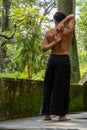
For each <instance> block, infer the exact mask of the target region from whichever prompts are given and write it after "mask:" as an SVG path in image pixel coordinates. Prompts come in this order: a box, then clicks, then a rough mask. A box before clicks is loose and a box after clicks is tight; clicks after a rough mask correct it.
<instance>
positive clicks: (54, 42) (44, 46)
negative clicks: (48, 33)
mask: <svg viewBox="0 0 87 130" xmlns="http://www.w3.org/2000/svg"><path fill="white" fill-rule="evenodd" d="M56 44H57V43H56V41H52V42H51V43H50V44H47V45H42V51H44V52H45V51H48V50H49V49H51V48H52V47H53V46H55V45H56Z"/></svg>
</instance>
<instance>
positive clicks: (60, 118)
mask: <svg viewBox="0 0 87 130" xmlns="http://www.w3.org/2000/svg"><path fill="white" fill-rule="evenodd" d="M69 120H71V119H70V118H67V117H66V116H59V121H69Z"/></svg>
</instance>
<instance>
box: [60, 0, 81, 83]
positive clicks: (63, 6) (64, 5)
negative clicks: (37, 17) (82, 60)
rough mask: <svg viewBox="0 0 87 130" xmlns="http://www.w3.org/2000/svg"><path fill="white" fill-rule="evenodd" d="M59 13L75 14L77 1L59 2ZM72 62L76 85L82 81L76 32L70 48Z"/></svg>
mask: <svg viewBox="0 0 87 130" xmlns="http://www.w3.org/2000/svg"><path fill="white" fill-rule="evenodd" d="M58 11H61V12H64V13H65V14H66V15H69V14H72V13H74V14H75V0H58ZM70 61H71V82H73V83H76V82H78V81H79V80H80V70H79V61H78V52H77V44H76V36H75V32H74V37H73V40H72V44H71V48H70Z"/></svg>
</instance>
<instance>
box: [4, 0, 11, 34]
mask: <svg viewBox="0 0 87 130" xmlns="http://www.w3.org/2000/svg"><path fill="white" fill-rule="evenodd" d="M2 6H3V8H2V32H3V31H5V30H8V28H9V10H10V0H3V1H2Z"/></svg>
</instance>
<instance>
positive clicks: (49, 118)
mask: <svg viewBox="0 0 87 130" xmlns="http://www.w3.org/2000/svg"><path fill="white" fill-rule="evenodd" d="M43 120H44V121H49V120H51V117H50V115H45V116H44V118H43Z"/></svg>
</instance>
